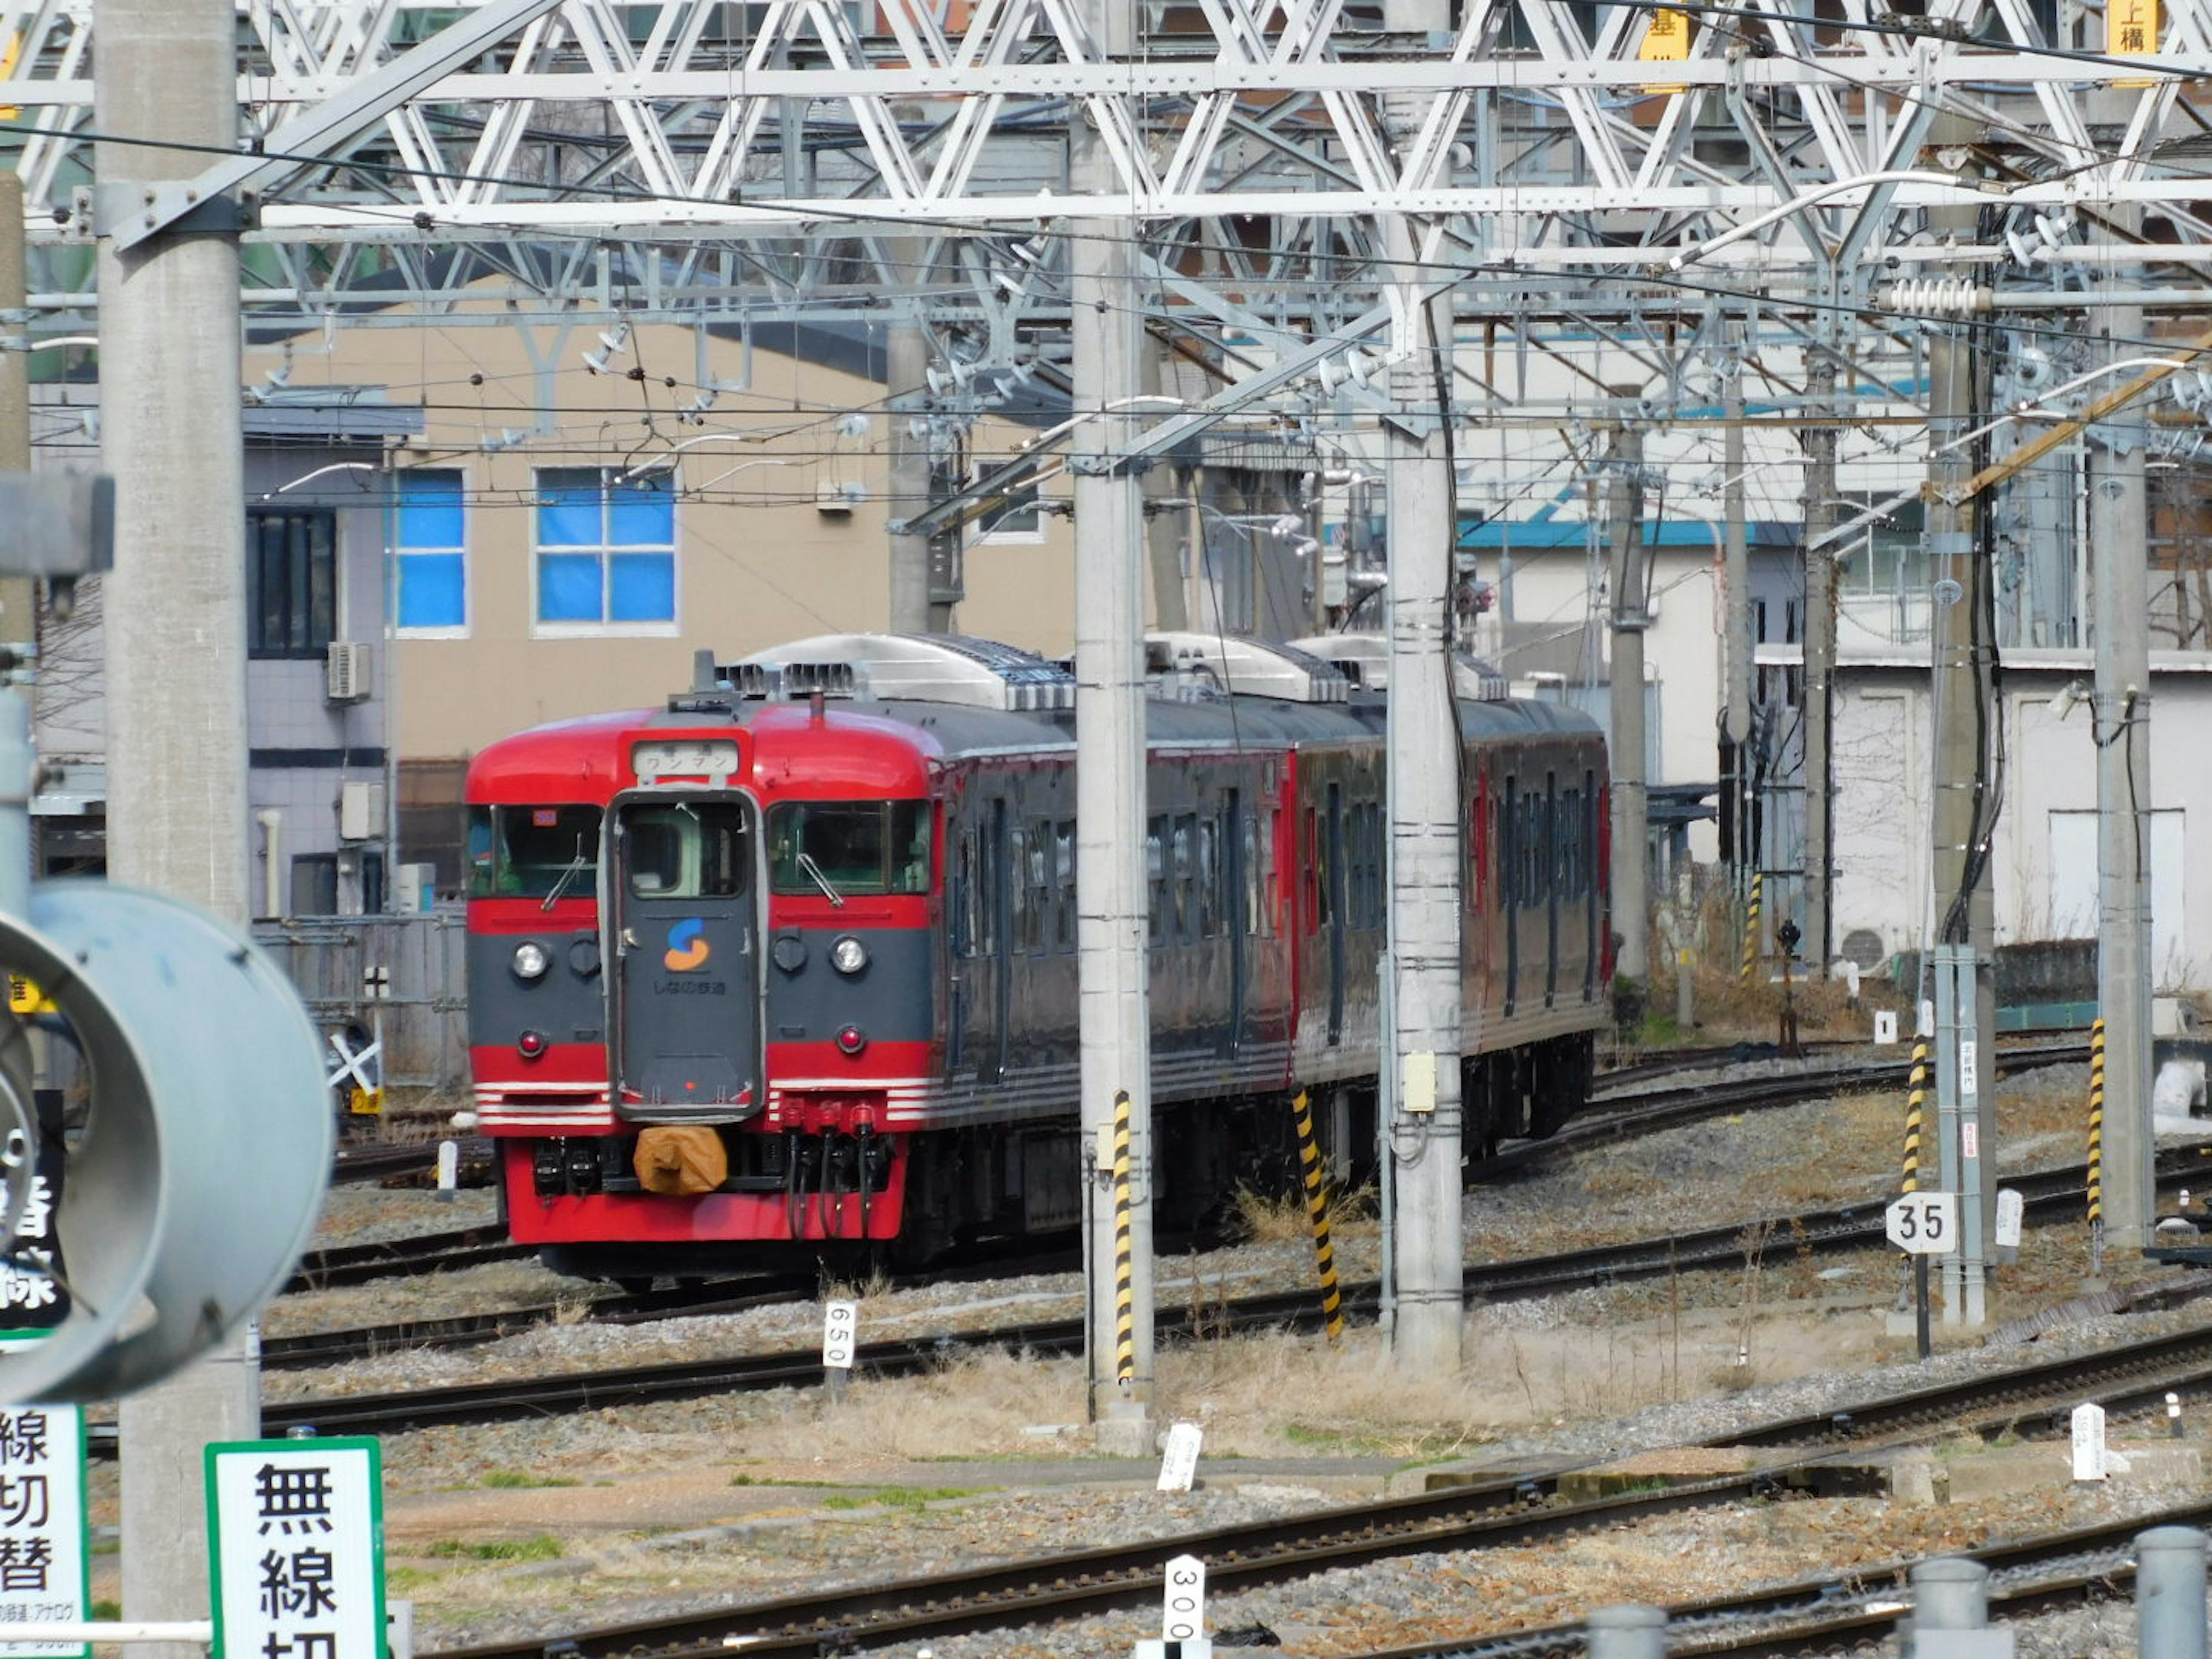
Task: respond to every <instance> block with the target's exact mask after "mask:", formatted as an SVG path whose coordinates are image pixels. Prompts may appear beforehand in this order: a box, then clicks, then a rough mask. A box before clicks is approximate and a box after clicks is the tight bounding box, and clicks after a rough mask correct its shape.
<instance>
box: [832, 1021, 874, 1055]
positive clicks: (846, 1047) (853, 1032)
mask: <svg viewBox="0 0 2212 1659" xmlns="http://www.w3.org/2000/svg"><path fill="white" fill-rule="evenodd" d="M867 1046H868V1034H867V1033H866V1031H863V1030H861V1029H860V1027H859V1026H857V1025H848V1026H846V1027H845V1028H844V1029H843V1030H841V1031H839V1032H838V1033H837V1050H838V1052H839V1053H840V1054H859V1053H860V1050H861V1049H863V1048H866V1047H867Z"/></svg>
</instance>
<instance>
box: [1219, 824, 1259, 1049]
mask: <svg viewBox="0 0 2212 1659" xmlns="http://www.w3.org/2000/svg"><path fill="white" fill-rule="evenodd" d="M1218 822H1219V823H1220V825H1221V832H1220V834H1219V835H1218V836H1216V837H1215V840H1214V844H1215V846H1216V847H1217V848H1218V849H1219V851H1218V854H1216V856H1217V857H1218V858H1219V860H1220V861H1221V862H1220V867H1219V868H1218V870H1217V871H1216V872H1214V878H1215V879H1216V880H1217V881H1218V882H1219V883H1220V884H1221V896H1222V903H1221V905H1220V915H1221V921H1222V925H1223V926H1224V927H1227V928H1228V930H1229V1041H1228V1043H1227V1045H1226V1048H1225V1051H1224V1052H1225V1055H1226V1057H1227V1058H1229V1059H1231V1060H1233V1059H1235V1058H1236V1057H1237V1054H1238V1053H1239V1052H1240V1051H1241V1050H1242V1049H1243V1046H1244V1007H1245V990H1246V987H1245V984H1244V969H1245V965H1246V960H1247V956H1246V953H1247V950H1248V945H1249V941H1248V940H1247V939H1246V937H1245V930H1246V929H1247V928H1248V927H1250V926H1251V917H1250V915H1249V914H1248V913H1247V909H1246V900H1245V893H1244V876H1245V863H1244V861H1245V860H1246V859H1247V858H1248V857H1249V855H1250V854H1249V852H1248V850H1247V848H1246V847H1245V845H1244V792H1243V790H1241V789H1231V790H1229V791H1228V792H1227V793H1225V794H1224V795H1223V796H1222V808H1221V817H1220V818H1219V820H1218Z"/></svg>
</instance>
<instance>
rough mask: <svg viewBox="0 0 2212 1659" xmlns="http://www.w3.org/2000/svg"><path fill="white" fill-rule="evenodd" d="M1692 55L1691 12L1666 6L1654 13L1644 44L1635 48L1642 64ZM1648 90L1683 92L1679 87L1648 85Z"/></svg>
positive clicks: (1683, 58) (1675, 60)
mask: <svg viewBox="0 0 2212 1659" xmlns="http://www.w3.org/2000/svg"><path fill="white" fill-rule="evenodd" d="M1689 55H1690V14H1689V13H1687V12H1686V11H1669V10H1667V9H1661V10H1658V11H1655V12H1653V13H1652V14H1651V21H1650V23H1649V24H1648V25H1646V26H1645V28H1644V44H1643V45H1642V46H1638V47H1637V49H1636V58H1637V61H1638V63H1642V64H1679V63H1681V62H1683V61H1684V60H1686V58H1688V57H1689ZM1681 90H1682V88H1680V87H1646V88H1644V91H1646V92H1680V91H1681Z"/></svg>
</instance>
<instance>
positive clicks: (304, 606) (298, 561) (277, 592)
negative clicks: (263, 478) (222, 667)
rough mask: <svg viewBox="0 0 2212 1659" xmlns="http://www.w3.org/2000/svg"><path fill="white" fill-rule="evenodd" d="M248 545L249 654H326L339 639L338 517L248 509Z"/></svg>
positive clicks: (282, 655)
mask: <svg viewBox="0 0 2212 1659" xmlns="http://www.w3.org/2000/svg"><path fill="white" fill-rule="evenodd" d="M246 581H247V585H248V586H247V593H246V598H247V603H248V604H249V605H250V606H251V607H252V609H251V610H250V611H249V612H248V614H247V617H246V653H247V654H248V655H249V656H253V657H319V656H321V655H322V654H323V649H324V647H325V646H327V645H329V644H330V642H331V641H332V640H333V639H336V638H337V621H338V586H337V514H336V513H313V512H306V513H301V512H293V513H262V512H253V513H247V514H246Z"/></svg>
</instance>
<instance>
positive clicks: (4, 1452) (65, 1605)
mask: <svg viewBox="0 0 2212 1659" xmlns="http://www.w3.org/2000/svg"><path fill="white" fill-rule="evenodd" d="M87 1540H88V1531H87V1523H86V1517H85V1508H84V1413H82V1411H80V1410H79V1409H78V1408H77V1407H75V1406H9V1407H0V1655H5V1656H9V1659H17V1656H21V1659H30V1656H33V1655H50V1654H74V1655H79V1656H82V1654H84V1653H85V1652H86V1651H87V1650H86V1648H85V1645H84V1644H83V1643H82V1642H10V1641H9V1640H7V1639H6V1632H7V1628H8V1626H9V1625H26V1624H28V1625H67V1624H82V1623H83V1622H84V1621H85V1620H88V1619H89V1618H90V1617H91V1616H92V1588H91V1564H92V1552H91V1550H90V1548H89V1547H88V1543H87Z"/></svg>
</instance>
